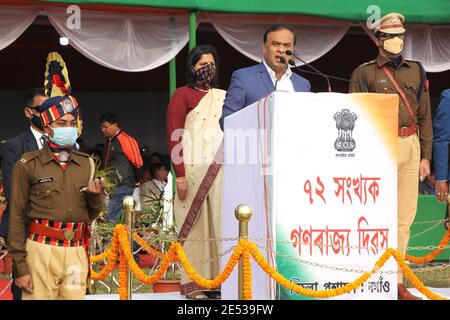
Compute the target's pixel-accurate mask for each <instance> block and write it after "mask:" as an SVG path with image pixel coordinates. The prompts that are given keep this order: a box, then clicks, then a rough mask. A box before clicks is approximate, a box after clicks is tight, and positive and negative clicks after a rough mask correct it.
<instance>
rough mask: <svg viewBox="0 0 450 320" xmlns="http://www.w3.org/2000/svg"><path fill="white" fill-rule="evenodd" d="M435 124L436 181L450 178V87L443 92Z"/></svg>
mask: <svg viewBox="0 0 450 320" xmlns="http://www.w3.org/2000/svg"><path fill="white" fill-rule="evenodd" d="M433 126H434V130H433V131H434V136H433V164H434V172H435V174H436V181H443V180H450V170H449V160H450V155H449V147H450V89H447V90H444V92H442V94H441V102H440V103H439V107H438V109H437V110H436V115H435V116H434V120H433Z"/></svg>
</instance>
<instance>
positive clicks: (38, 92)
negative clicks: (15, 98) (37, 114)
mask: <svg viewBox="0 0 450 320" xmlns="http://www.w3.org/2000/svg"><path fill="white" fill-rule="evenodd" d="M38 96H42V97H46V95H45V92H44V88H32V89H29V90H28V91H27V93H26V94H25V96H24V97H23V100H24V102H25V107H28V108H31V107H33V99H34V98H36V97H38Z"/></svg>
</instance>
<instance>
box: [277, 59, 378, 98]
mask: <svg viewBox="0 0 450 320" xmlns="http://www.w3.org/2000/svg"><path fill="white" fill-rule="evenodd" d="M286 54H287V55H292V51H291V50H286ZM295 57H296V58H297V59H298V60H300V61H302V62H303V63H304V64H305V65H307V66H309V67H310V68H311V69H313V70H315V71H308V70H305V69H301V68H300V67H298V66H296V65H295V62H294V60H292V59H289V61H288V63H289V64H290V65H291V66H293V67H295V68H296V69H297V70H299V71H301V72H304V73H309V74H315V75H320V76H322V77H324V78H327V77H328V78H329V79H336V80H340V81H345V82H347V83H357V84H359V85H362V86H363V87H364V90H365V92H367V93H369V92H370V91H369V89H368V87H367V85H366V84H365V83H364V82H361V81H354V80H350V79H346V78H342V77H337V76H332V75H329V74H324V73H323V72H320V71H319V70H317V69H316V68H314V67H313V66H311V65H309V64H308V63H306V61H303V60H302V59H300V58H299V57H297V56H295ZM327 84H328V79H327Z"/></svg>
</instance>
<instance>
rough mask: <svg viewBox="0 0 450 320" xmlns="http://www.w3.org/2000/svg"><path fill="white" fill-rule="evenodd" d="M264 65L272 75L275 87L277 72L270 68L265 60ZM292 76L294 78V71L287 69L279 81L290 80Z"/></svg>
mask: <svg viewBox="0 0 450 320" xmlns="http://www.w3.org/2000/svg"><path fill="white" fill-rule="evenodd" d="M263 63H264V66H265V67H266V69H267V72H268V73H269V75H270V78H271V79H272V82H273V84H274V85H275V81H277V78H276V77H275V71H273V70H272V68H271V67H269V65H268V64H267V63H266V60H264V59H263ZM291 76H292V70H291V68H289V67H287V69H286V72H285V73H284V74H283V75H282V76H281V78H280V80H278V81H282V80H284V79H286V78H287V79H289V80H290V79H291Z"/></svg>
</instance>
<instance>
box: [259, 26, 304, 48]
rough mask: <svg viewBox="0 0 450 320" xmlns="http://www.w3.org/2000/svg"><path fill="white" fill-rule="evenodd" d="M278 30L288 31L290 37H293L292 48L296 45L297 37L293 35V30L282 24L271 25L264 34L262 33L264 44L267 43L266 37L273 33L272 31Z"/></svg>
mask: <svg viewBox="0 0 450 320" xmlns="http://www.w3.org/2000/svg"><path fill="white" fill-rule="evenodd" d="M279 30H289V31H290V32H291V33H292V35H293V36H294V46H295V44H296V43H297V36H296V35H295V32H294V30H293V29H292V28H291V27H290V26H288V25H287V24H284V23H277V24H273V25H271V26H270V27H269V28H268V29H267V30H266V32H264V35H263V41H264V43H266V42H267V36H268V35H269V33H271V32H274V31H279Z"/></svg>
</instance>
